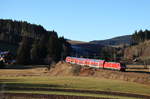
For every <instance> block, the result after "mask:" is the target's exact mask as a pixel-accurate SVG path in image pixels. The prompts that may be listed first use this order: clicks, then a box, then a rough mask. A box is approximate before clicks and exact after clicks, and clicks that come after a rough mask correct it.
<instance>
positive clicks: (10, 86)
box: [0, 83, 63, 90]
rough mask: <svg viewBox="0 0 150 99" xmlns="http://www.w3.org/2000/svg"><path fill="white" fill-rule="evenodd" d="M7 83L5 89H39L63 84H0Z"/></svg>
mask: <svg viewBox="0 0 150 99" xmlns="http://www.w3.org/2000/svg"><path fill="white" fill-rule="evenodd" d="M3 85H5V89H10V90H11V89H13V90H15V89H18V88H19V89H20V88H21V89H22V90H24V89H26V88H28V89H30V88H31V89H33V88H34V89H35V90H36V89H39V88H61V87H63V86H60V85H50V84H25V83H1V84H0V86H3Z"/></svg>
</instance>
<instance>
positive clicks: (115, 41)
mask: <svg viewBox="0 0 150 99" xmlns="http://www.w3.org/2000/svg"><path fill="white" fill-rule="evenodd" d="M90 43H92V44H100V45H105V46H112V45H122V44H127V45H130V44H131V43H132V38H131V35H125V36H119V37H114V38H111V39H106V40H94V41H90Z"/></svg>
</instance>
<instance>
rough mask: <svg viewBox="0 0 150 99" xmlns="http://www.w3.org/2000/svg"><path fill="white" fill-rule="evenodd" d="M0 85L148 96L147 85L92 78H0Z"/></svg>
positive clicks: (149, 88)
mask: <svg viewBox="0 0 150 99" xmlns="http://www.w3.org/2000/svg"><path fill="white" fill-rule="evenodd" d="M0 84H1V85H2V86H4V87H6V86H7V87H21V88H56V89H81V90H100V91H115V92H123V93H136V94H142V95H150V86H149V85H143V84H137V83H131V82H125V81H119V80H108V79H100V78H92V77H0ZM9 92H33V93H39V91H25V90H24V91H17V90H9ZM40 93H56V94H73V93H66V92H63V93H62V92H43V91H40ZM74 94H77V93H74ZM78 95H79V93H78ZM82 95H84V94H82ZM102 96H103V95H102ZM104 96H105V95H104ZM121 99H123V98H121Z"/></svg>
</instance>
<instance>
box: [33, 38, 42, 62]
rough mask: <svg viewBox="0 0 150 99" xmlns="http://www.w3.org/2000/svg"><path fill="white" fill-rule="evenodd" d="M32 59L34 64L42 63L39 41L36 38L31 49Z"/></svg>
mask: <svg viewBox="0 0 150 99" xmlns="http://www.w3.org/2000/svg"><path fill="white" fill-rule="evenodd" d="M31 61H32V63H33V64H39V63H40V57H39V44H38V41H37V40H35V41H34V43H33V45H32V49H31Z"/></svg>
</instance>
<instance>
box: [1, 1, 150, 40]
mask: <svg viewBox="0 0 150 99" xmlns="http://www.w3.org/2000/svg"><path fill="white" fill-rule="evenodd" d="M0 2H1V6H0V18H1V19H13V20H18V21H27V22H29V23H32V24H38V25H39V24H40V25H42V26H43V27H44V28H45V29H47V30H55V31H56V32H57V33H58V35H59V36H64V37H65V38H68V39H72V40H79V41H92V40H104V39H109V38H113V37H116V36H122V35H130V34H132V33H134V32H135V30H140V29H143V30H145V29H149V30H150V13H149V11H150V6H149V4H150V0H0Z"/></svg>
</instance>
